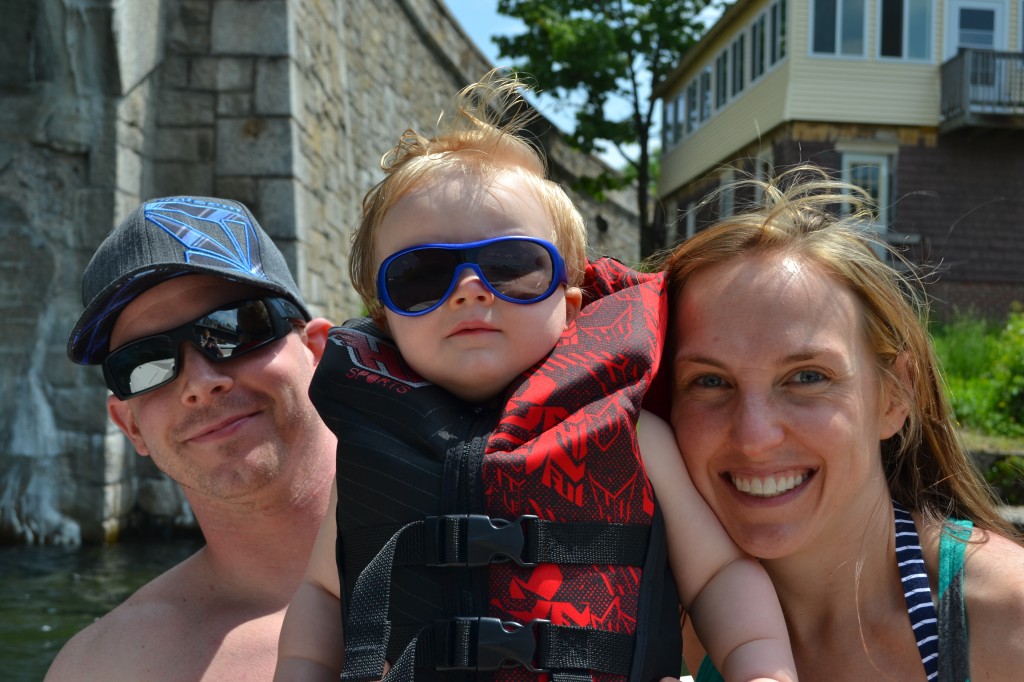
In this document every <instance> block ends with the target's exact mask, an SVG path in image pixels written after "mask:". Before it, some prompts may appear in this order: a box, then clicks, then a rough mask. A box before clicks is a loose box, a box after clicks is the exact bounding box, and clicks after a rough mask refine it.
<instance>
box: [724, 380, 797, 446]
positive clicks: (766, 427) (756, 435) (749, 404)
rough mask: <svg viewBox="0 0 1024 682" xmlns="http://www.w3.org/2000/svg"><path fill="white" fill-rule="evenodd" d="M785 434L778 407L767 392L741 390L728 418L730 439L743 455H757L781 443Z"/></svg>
mask: <svg viewBox="0 0 1024 682" xmlns="http://www.w3.org/2000/svg"><path fill="white" fill-rule="evenodd" d="M784 435H785V429H784V428H783V425H782V421H781V414H780V412H779V409H778V406H777V405H776V404H775V401H774V400H773V399H772V396H771V395H770V394H768V393H761V392H741V393H740V394H739V395H738V396H737V400H736V405H735V410H734V413H733V420H732V439H733V441H734V443H735V445H736V448H737V449H738V450H739V451H740V452H742V453H743V454H745V455H746V456H747V457H761V456H764V455H767V454H769V453H771V451H772V450H773V449H774V448H776V447H778V446H779V444H781V443H782V441H783V438H784Z"/></svg>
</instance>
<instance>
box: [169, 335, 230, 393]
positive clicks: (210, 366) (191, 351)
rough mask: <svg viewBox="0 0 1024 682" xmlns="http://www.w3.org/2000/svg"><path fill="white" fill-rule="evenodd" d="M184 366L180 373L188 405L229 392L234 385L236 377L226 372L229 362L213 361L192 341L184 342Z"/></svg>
mask: <svg viewBox="0 0 1024 682" xmlns="http://www.w3.org/2000/svg"><path fill="white" fill-rule="evenodd" d="M181 358H182V362H183V366H182V367H181V369H180V371H179V373H178V381H179V382H181V388H180V390H181V400H182V402H183V403H185V404H187V405H198V404H202V403H204V402H206V401H209V400H212V399H213V398H214V397H215V396H217V395H218V394H222V393H227V392H228V391H230V390H231V388H232V387H233V386H234V383H235V380H234V378H233V377H232V376H231V375H230V374H228V373H226V372H225V370H226V369H227V365H228V364H229V363H225V362H213V361H212V360H210V359H209V358H208V357H206V356H205V355H203V354H202V353H201V352H199V350H198V349H197V348H195V347H194V346H193V345H192V344H191V343H185V344H183V349H182V354H181Z"/></svg>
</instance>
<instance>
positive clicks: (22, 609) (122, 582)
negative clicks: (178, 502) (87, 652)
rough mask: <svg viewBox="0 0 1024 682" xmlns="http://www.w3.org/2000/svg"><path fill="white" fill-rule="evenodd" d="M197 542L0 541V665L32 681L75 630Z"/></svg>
mask: <svg viewBox="0 0 1024 682" xmlns="http://www.w3.org/2000/svg"><path fill="white" fill-rule="evenodd" d="M200 546H201V544H200V543H199V542H198V541H195V540H173V541H168V542H165V543H161V544H124V543H122V544H118V545H112V546H109V547H103V546H100V547H92V546H90V547H70V548H69V547H0V670H2V671H3V673H2V677H3V679H4V680H9V681H10V682H23V681H24V682H37V681H38V680H42V679H43V676H44V675H45V674H46V669H47V668H49V667H50V663H51V662H52V661H53V658H54V657H55V656H56V655H57V652H58V651H59V650H60V648H61V646H63V645H64V642H66V641H67V640H68V639H70V638H71V636H72V635H73V634H75V633H76V632H78V631H79V630H81V629H82V628H84V627H85V626H86V625H89V624H90V623H92V622H93V621H94V620H96V618H98V617H99V616H102V615H103V614H104V613H106V612H107V611H109V610H110V609H112V608H114V607H115V606H117V605H118V604H120V603H121V602H123V601H124V600H125V599H126V598H127V597H128V596H129V595H130V594H131V593H132V592H134V591H135V590H136V589H138V588H139V587H141V586H142V585H143V584H144V583H146V582H148V581H149V580H150V579H152V578H153V577H154V576H156V575H158V574H159V573H162V572H163V571H165V570H166V569H168V568H170V567H171V566H173V565H174V564H176V563H178V562H180V561H181V560H183V559H184V558H185V557H187V556H189V555H190V554H192V553H193V552H195V551H196V550H197V549H199V547H200Z"/></svg>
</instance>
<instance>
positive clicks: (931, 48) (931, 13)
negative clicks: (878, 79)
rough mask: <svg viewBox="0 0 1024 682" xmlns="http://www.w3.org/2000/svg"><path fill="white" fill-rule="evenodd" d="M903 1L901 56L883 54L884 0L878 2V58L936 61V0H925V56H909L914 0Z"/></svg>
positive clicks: (902, 60) (901, 60)
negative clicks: (926, 7) (926, 8)
mask: <svg viewBox="0 0 1024 682" xmlns="http://www.w3.org/2000/svg"><path fill="white" fill-rule="evenodd" d="M900 1H901V2H902V3H903V35H902V36H901V37H900V48H901V51H902V53H903V54H901V55H899V56H894V55H883V54H882V3H883V2H884V0H878V2H877V4H876V12H877V14H878V23H877V29H878V31H877V33H878V35H877V38H878V44H877V45H876V47H875V49H876V54H877V55H878V58H879V59H881V60H883V61H897V62H916V63H921V64H924V63H931V62H933V61H934V55H935V45H934V40H933V39H932V37H933V36H934V35H935V2H934V0H923V1H924V2H926V3H927V5H928V17H927V19H926V20H925V26H924V27H923V29H922V30H923V31H924V36H925V55H926V56H924V57H910V56H907V50H908V47H909V45H910V34H911V14H910V10H911V4H912V3H913V2H914V0H900Z"/></svg>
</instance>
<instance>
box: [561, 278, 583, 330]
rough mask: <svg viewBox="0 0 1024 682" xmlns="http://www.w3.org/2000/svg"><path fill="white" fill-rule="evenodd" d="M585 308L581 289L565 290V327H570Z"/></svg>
mask: <svg viewBox="0 0 1024 682" xmlns="http://www.w3.org/2000/svg"><path fill="white" fill-rule="evenodd" d="M582 307H583V290H582V289H580V288H579V287H566V288H565V326H567V327H568V326H569V324H570V323H572V321H573V320H575V319H576V316H577V315H579V314H580V308H582Z"/></svg>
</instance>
